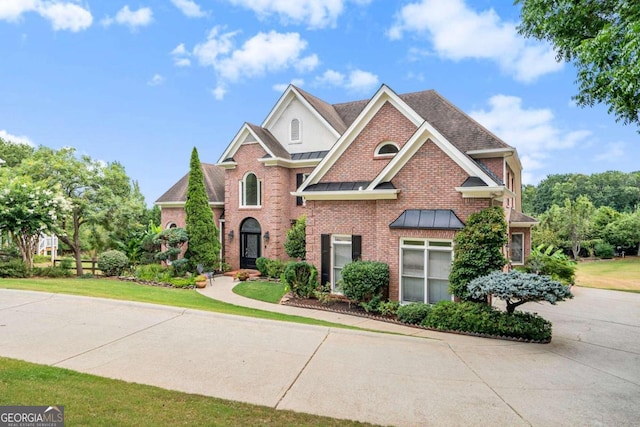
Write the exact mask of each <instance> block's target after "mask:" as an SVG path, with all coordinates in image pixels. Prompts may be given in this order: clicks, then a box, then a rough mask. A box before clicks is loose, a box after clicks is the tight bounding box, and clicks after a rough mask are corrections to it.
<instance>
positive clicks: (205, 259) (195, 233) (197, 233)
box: [184, 147, 220, 271]
mask: <svg viewBox="0 0 640 427" xmlns="http://www.w3.org/2000/svg"><path fill="white" fill-rule="evenodd" d="M184 210H185V213H186V220H185V223H186V227H185V228H186V231H187V234H188V235H189V247H188V249H187V253H186V254H185V256H186V257H187V258H189V261H190V262H191V264H192V266H196V265H199V264H201V265H202V267H203V268H204V271H214V270H215V269H216V267H217V266H218V262H219V261H220V240H219V232H218V228H217V227H216V224H215V221H214V218H213V211H212V210H211V207H210V206H209V198H208V197H207V190H206V189H205V186H204V175H203V173H202V165H201V164H200V159H199V158H198V150H197V149H196V148H195V147H193V151H192V152H191V165H190V170H189V184H188V186H187V201H186V203H185V205H184Z"/></svg>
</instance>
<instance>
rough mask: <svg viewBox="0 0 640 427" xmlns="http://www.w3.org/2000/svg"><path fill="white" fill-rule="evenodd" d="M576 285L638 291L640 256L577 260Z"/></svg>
mask: <svg viewBox="0 0 640 427" xmlns="http://www.w3.org/2000/svg"><path fill="white" fill-rule="evenodd" d="M576 285H578V286H585V287H588V288H599V289H613V290H622V291H631V292H640V257H626V258H614V259H611V260H597V261H582V262H579V263H578V268H577V269H576Z"/></svg>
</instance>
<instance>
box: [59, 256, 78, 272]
mask: <svg viewBox="0 0 640 427" xmlns="http://www.w3.org/2000/svg"><path fill="white" fill-rule="evenodd" d="M75 261H76V260H74V259H73V258H62V259H61V260H60V268H62V269H64V270H72V269H73V268H74V267H73V265H74V264H75Z"/></svg>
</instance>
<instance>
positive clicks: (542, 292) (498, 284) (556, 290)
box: [467, 270, 573, 313]
mask: <svg viewBox="0 0 640 427" xmlns="http://www.w3.org/2000/svg"><path fill="white" fill-rule="evenodd" d="M467 289H468V291H469V295H470V296H471V297H472V298H474V299H486V298H487V296H489V295H493V296H495V297H497V298H500V299H501V300H503V301H504V302H505V303H506V304H507V313H513V312H514V310H515V309H516V307H518V306H519V305H522V304H524V303H527V302H537V301H547V302H549V303H550V304H553V305H555V304H556V302H558V301H564V300H565V299H569V298H573V294H572V293H571V291H570V290H569V286H565V285H563V284H562V283H560V282H557V281H555V280H552V279H551V278H550V277H549V276H540V275H537V274H533V273H522V272H520V271H518V270H511V271H509V272H508V273H503V272H501V271H494V272H493V273H490V274H488V275H486V276H482V277H477V278H475V279H473V280H472V281H471V282H469V285H468V286H467Z"/></svg>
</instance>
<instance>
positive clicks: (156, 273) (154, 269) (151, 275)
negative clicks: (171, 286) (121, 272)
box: [133, 264, 168, 281]
mask: <svg viewBox="0 0 640 427" xmlns="http://www.w3.org/2000/svg"><path fill="white" fill-rule="evenodd" d="M167 270H168V268H167V267H165V266H163V265H160V264H145V265H140V266H138V267H137V268H136V269H135V271H134V273H133V275H134V276H135V278H136V279H140V280H150V281H151V280H157V279H158V277H160V276H161V275H162V274H164V273H165V272H166V271H167Z"/></svg>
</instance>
